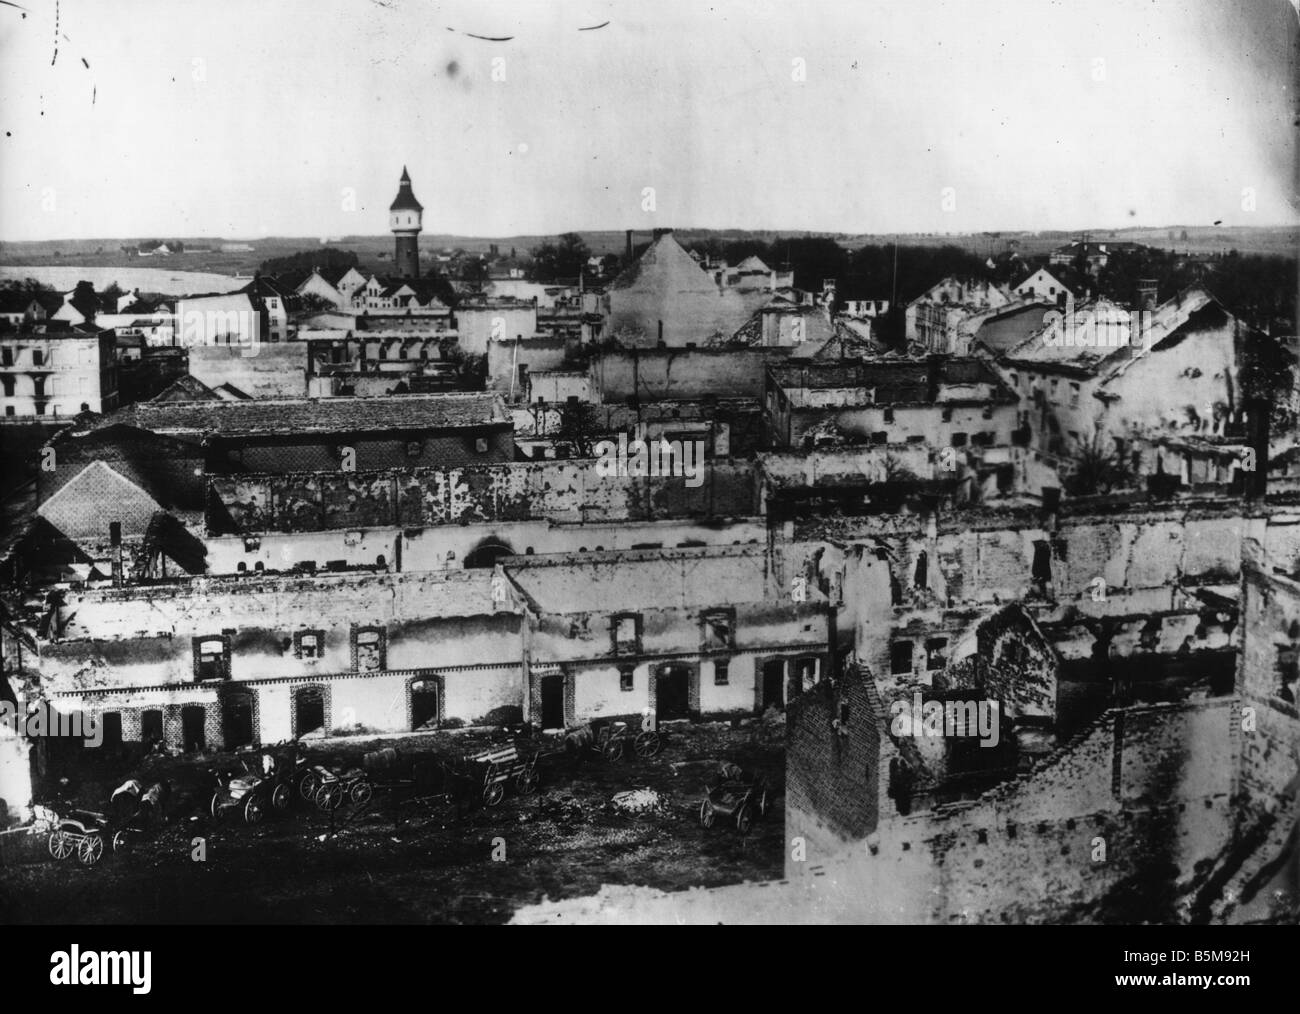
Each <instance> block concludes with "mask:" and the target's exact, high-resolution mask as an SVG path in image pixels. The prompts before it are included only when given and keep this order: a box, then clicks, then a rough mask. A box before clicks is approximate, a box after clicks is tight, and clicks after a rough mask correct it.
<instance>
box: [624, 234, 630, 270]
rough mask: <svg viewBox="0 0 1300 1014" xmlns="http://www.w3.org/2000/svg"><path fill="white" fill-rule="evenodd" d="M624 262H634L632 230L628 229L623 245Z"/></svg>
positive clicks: (626, 263) (625, 263)
mask: <svg viewBox="0 0 1300 1014" xmlns="http://www.w3.org/2000/svg"><path fill="white" fill-rule="evenodd" d="M623 263H624V265H628V264H631V263H632V230H631V229H628V230H627V234H626V239H625V242H624V246H623Z"/></svg>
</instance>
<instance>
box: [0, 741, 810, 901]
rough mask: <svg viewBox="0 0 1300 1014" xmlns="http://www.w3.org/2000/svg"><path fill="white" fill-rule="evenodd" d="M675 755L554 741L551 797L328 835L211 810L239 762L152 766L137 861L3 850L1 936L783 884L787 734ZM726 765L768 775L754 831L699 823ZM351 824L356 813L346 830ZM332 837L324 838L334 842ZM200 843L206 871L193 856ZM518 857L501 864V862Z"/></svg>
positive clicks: (95, 790)
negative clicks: (218, 775) (159, 803)
mask: <svg viewBox="0 0 1300 1014" xmlns="http://www.w3.org/2000/svg"><path fill="white" fill-rule="evenodd" d="M663 731H664V732H665V746H664V749H663V752H662V753H661V754H660V755H659V756H657V757H654V758H652V759H648V760H642V759H640V758H637V757H635V756H634V755H633V753H632V751H631V750H630V749H629V750H628V751H627V753H626V755H625V756H624V757H623V759H621V760H618V761H608V760H606V759H605V758H603V757H601V756H598V755H594V754H593V755H589V756H585V757H581V758H577V759H575V758H572V757H570V756H567V755H564V754H563V753H562V752H558V750H559V743H558V741H556V740H542V741H540V742H539V743H538V744H535V745H537V746H540V748H541V750H542V751H543V752H545V751H557V752H556V753H555V754H553V755H549V756H543V757H542V758H541V759H540V760H539V763H538V771H539V772H540V774H541V776H542V783H541V788H540V789H539V791H538V792H537V793H536V794H534V795H531V796H522V797H521V796H519V795H518V794H517V793H516V792H515V790H514V788H513V786H512V787H511V790H510V791H509V792H508V793H507V795H506V798H505V800H504V801H503V802H502V803H501V804H500V805H499V806H497V807H495V808H493V809H485V808H483V807H481V806H477V805H475V806H471V807H466V808H462V810H461V812H459V813H458V811H457V807H456V806H455V805H453V804H450V803H447V802H443V801H437V800H435V801H432V802H430V803H426V804H421V803H416V802H406V803H404V804H402V805H400V806H396V807H394V806H393V805H392V804H393V800H394V797H393V795H392V794H389V793H384V792H380V793H378V794H377V795H376V797H375V800H374V802H373V803H372V804H371V808H370V809H369V810H368V811H367V812H364V813H362V814H361V815H360V816H359V817H357V819H356V820H355V821H354V822H353V823H351V824H349V825H348V826H347V827H345V828H343V829H342V830H341V831H340V832H339V833H337V834H336V835H334V836H332V837H331V836H329V832H330V829H331V818H330V816H329V815H328V814H325V813H322V812H321V811H319V810H317V809H316V808H315V807H314V806H312V805H310V804H308V803H305V802H303V801H302V800H301V799H297V798H295V800H294V804H293V806H292V808H291V809H290V810H289V811H288V812H286V813H283V814H271V815H268V816H267V818H266V819H265V820H264V821H262V822H261V823H260V824H257V825H254V826H247V825H245V824H244V823H243V822H242V820H241V819H240V818H239V817H238V816H237V815H235V814H229V815H227V816H225V817H223V818H222V819H220V820H214V819H213V818H212V817H211V816H210V815H209V814H208V803H209V800H210V799H211V795H212V792H211V774H210V771H211V769H212V768H214V767H221V766H225V765H228V764H229V763H230V755H228V754H226V755H213V754H209V755H204V756H200V757H197V758H196V757H185V758H156V759H152V760H151V761H149V762H146V765H145V766H146V767H147V775H148V776H149V777H151V778H154V779H156V778H164V777H165V778H167V779H168V780H170V781H171V783H172V785H173V797H172V800H171V804H170V806H169V815H168V818H167V820H166V822H165V823H164V825H163V826H162V827H161V828H160V829H158V830H157V831H156V832H155V833H153V834H151V835H148V836H142V837H140V839H139V840H138V841H137V843H136V844H135V845H134V846H133V848H132V849H131V851H130V852H127V853H109V854H105V856H104V858H103V859H102V860H101V861H100V862H99V863H98V864H97V865H96V866H94V867H92V868H84V867H82V866H81V865H80V864H78V862H77V861H76V859H75V858H72V859H68V860H64V861H62V862H56V861H55V860H54V859H52V858H51V857H50V855H49V853H48V851H47V848H46V837H45V835H9V836H5V837H4V838H3V839H2V840H3V842H4V844H3V848H2V849H0V864H2V865H0V922H4V923H40V922H73V923H109V924H113V923H136V922H146V923H157V922H186V923H190V922H212V923H261V922H275V923H337V922H384V923H387V922H400V923H444V924H445V923H453V924H455V923H501V922H505V921H507V920H508V919H509V918H510V915H511V913H512V912H513V911H514V910H515V909H516V908H518V907H520V906H522V905H526V904H531V903H533V902H537V901H541V900H542V899H543V898H545V897H548V896H549V897H550V898H552V899H560V898H572V897H580V896H583V895H587V894H594V893H595V892H596V891H597V890H599V888H600V885H601V884H636V885H644V886H649V887H657V888H661V889H664V890H674V889H680V888H686V887H690V886H694V885H703V886H718V885H722V884H730V883H737V882H739V881H742V880H752V879H770V878H776V877H780V875H781V871H782V861H783V853H784V847H783V846H784V826H783V825H784V810H783V806H782V798H781V797H782V793H783V790H784V772H785V764H784V750H783V746H784V728H783V727H782V726H781V725H780V724H779V722H774V721H767V722H759V721H755V722H753V723H749V724H746V725H744V726H740V727H732V726H729V725H726V724H721V723H716V724H701V725H677V726H671V727H668V728H666V729H665V730H663ZM506 741H507V739H506V738H505V737H504V735H503V734H497V735H496V736H495V737H494V736H490V735H488V734H486V733H480V732H474V731H466V732H463V733H448V732H438V733H428V734H419V735H412V736H406V737H401V738H399V739H391V738H385V739H383V740H382V741H378V740H347V741H331V742H328V743H322V744H320V745H318V746H313V747H310V750H311V754H312V759H313V761H315V762H325V763H337V762H340V761H349V762H353V763H355V762H358V761H359V759H360V757H361V755H362V754H363V753H364V752H365V751H367V750H376V749H380V748H383V747H388V746H392V747H396V748H397V749H398V750H399V751H400V752H401V754H402V759H403V761H406V760H408V759H410V758H412V757H419V758H421V759H428V758H429V757H430V756H433V755H452V754H462V753H467V752H472V751H474V750H477V749H481V748H482V747H483V746H485V745H488V744H489V743H491V742H496V743H498V744H500V743H503V742H506ZM721 760H728V761H731V762H734V763H737V764H740V765H741V766H742V767H744V768H746V769H749V770H754V771H759V772H761V773H762V774H763V775H765V776H766V777H767V779H768V781H769V784H770V785H771V789H772V791H771V795H772V797H773V799H774V805H773V806H772V808H771V809H770V810H769V812H768V815H767V817H766V818H765V819H763V820H758V821H755V823H754V824H753V826H752V827H751V828H750V830H749V831H748V833H746V834H743V835H742V834H741V833H740V832H739V831H738V830H737V829H736V827H735V825H734V824H733V823H731V822H723V821H721V820H719V821H718V823H717V824H716V825H715V826H714V827H713V828H712V829H710V830H707V831H706V830H705V829H704V828H702V827H701V826H700V823H699V809H700V802H701V800H702V799H703V784H704V781H705V779H706V778H707V777H709V775H710V774H712V772H713V771H714V770H715V769H716V765H717V763H718V762H719V761H721ZM141 768H142V765H141V764H140V763H139V762H137V763H136V764H135V765H126V764H123V765H120V766H119V767H118V768H117V769H113V768H111V767H109V766H107V765H104V764H102V763H101V765H100V766H99V767H98V768H97V769H94V770H85V771H77V772H74V773H72V776H73V784H74V786H75V788H76V791H75V794H74V795H73V798H74V799H75V801H76V802H77V803H78V805H81V806H84V807H86V808H87V809H93V810H97V811H103V810H105V809H106V807H107V801H108V796H109V795H110V793H111V792H112V789H113V788H114V787H115V786H116V785H118V784H120V783H121V781H123V780H124V779H125V778H126V777H129V776H132V775H135V776H139V775H140V774H141V773H142V771H141ZM640 788H649V789H652V790H654V791H655V792H657V793H658V794H659V798H660V802H661V807H660V809H659V810H657V811H655V812H651V813H643V814H636V815H633V814H628V813H625V812H621V811H619V810H618V809H616V808H615V807H613V806H612V805H611V804H610V800H611V798H612V797H613V796H614V795H615V794H616V793H618V792H622V791H624V790H628V789H640ZM351 815H352V810H351V809H350V808H349V807H345V808H343V809H342V810H340V811H338V813H337V815H336V817H335V820H334V824H335V827H338V826H339V825H342V824H343V823H344V822H345V821H346V820H348V818H349V817H350V816H351ZM322 837H324V839H325V840H323V841H322V840H321V839H322ZM197 839H202V843H203V849H204V850H205V851H206V858H205V859H202V860H196V859H195V858H194V854H195V853H196V850H197V849H198V847H199V843H198V842H197V841H196V840H197ZM503 845H504V857H503V858H500V859H494V858H493V856H494V853H495V854H496V855H497V856H501V854H502V846H503Z"/></svg>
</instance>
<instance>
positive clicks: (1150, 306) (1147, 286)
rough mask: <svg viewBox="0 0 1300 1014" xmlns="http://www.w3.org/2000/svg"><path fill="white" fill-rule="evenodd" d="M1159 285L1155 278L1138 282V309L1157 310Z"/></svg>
mask: <svg viewBox="0 0 1300 1014" xmlns="http://www.w3.org/2000/svg"><path fill="white" fill-rule="evenodd" d="M1156 294H1157V285H1156V279H1154V278H1142V279H1139V280H1138V309H1139V310H1154V309H1155V308H1156Z"/></svg>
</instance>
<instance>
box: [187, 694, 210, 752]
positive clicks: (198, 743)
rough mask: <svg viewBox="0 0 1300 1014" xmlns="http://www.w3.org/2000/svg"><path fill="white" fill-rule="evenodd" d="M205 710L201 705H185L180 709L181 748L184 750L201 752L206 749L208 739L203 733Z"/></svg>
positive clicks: (205, 717)
mask: <svg viewBox="0 0 1300 1014" xmlns="http://www.w3.org/2000/svg"><path fill="white" fill-rule="evenodd" d="M206 719H207V709H206V708H204V707H203V705H201V704H187V705H185V707H183V708H181V747H182V749H184V750H187V751H188V750H203V749H206V748H207V745H208V737H207V733H206V731H205V728H204V727H205V724H206Z"/></svg>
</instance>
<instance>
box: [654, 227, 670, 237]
mask: <svg viewBox="0 0 1300 1014" xmlns="http://www.w3.org/2000/svg"><path fill="white" fill-rule="evenodd" d="M672 234H673V231H672V229H656V230H655V231H654V238H655V239H658V238H659V237H660V236H671V235H672Z"/></svg>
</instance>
